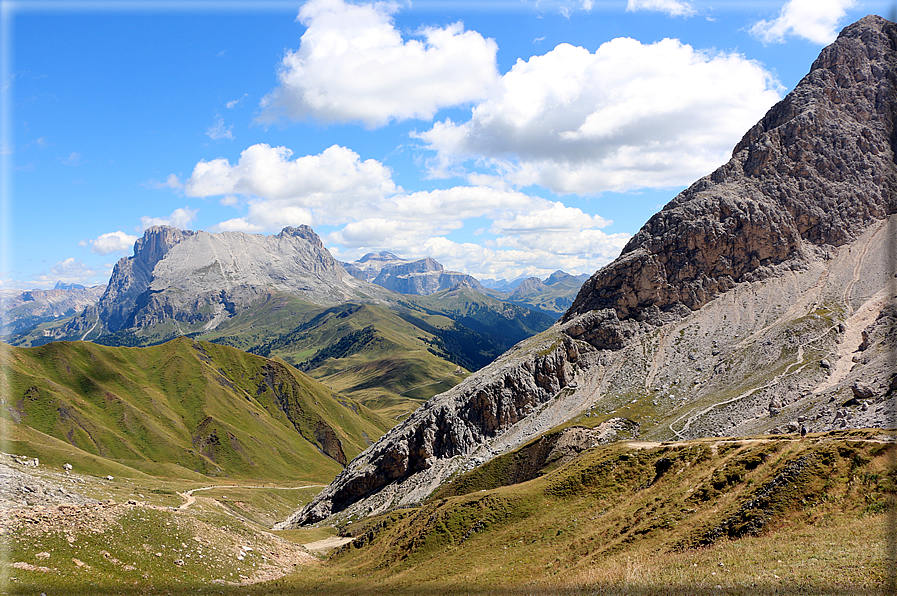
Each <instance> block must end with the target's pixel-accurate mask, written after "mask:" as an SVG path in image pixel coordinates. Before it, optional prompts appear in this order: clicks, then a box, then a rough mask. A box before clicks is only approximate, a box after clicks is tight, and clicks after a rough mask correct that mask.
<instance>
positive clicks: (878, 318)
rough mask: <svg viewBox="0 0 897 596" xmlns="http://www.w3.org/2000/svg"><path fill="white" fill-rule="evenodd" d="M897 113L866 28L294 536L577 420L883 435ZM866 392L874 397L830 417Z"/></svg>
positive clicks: (342, 479)
mask: <svg viewBox="0 0 897 596" xmlns="http://www.w3.org/2000/svg"><path fill="white" fill-rule="evenodd" d="M895 112H897V27H895V25H894V24H893V23H890V22H888V21H886V20H885V19H882V18H880V17H866V18H864V19H862V20H861V21H859V22H858V23H855V24H854V25H851V26H850V27H847V28H846V29H845V30H844V31H843V32H842V33H841V35H840V36H839V38H838V39H837V41H836V42H835V43H833V44H832V45H831V46H829V47H827V48H825V49H824V50H823V52H822V54H821V55H820V57H819V58H818V59H817V60H816V61H815V62H814V64H813V66H812V69H811V71H810V73H809V74H808V75H807V76H806V77H805V78H804V79H803V80H802V81H801V82H800V84H799V85H798V86H797V87H796V88H795V90H794V91H793V92H792V93H790V94H789V95H788V96H787V97H786V98H785V99H783V100H782V101H781V102H779V103H778V104H777V105H775V106H774V107H773V108H772V109H770V111H769V112H768V113H767V115H766V116H765V117H764V118H763V119H762V120H761V121H760V122H759V123H758V124H757V125H756V126H754V127H753V128H752V129H751V130H750V131H748V133H747V134H746V135H745V136H744V138H743V139H742V140H741V142H740V143H738V145H737V146H736V147H735V150H734V151H733V156H732V159H731V160H730V161H729V162H728V163H727V164H725V165H724V166H722V167H720V168H719V169H718V170H717V171H715V172H714V173H712V174H711V175H709V176H707V177H705V178H703V179H701V180H699V181H698V182H696V183H695V184H694V185H692V186H691V187H690V188H688V189H687V190H685V191H684V192H683V193H681V194H680V195H679V196H677V197H676V198H675V199H673V201H671V202H670V203H669V204H668V205H667V206H666V207H665V208H664V209H663V210H662V211H661V212H660V213H658V214H657V215H655V216H654V217H652V218H651V220H650V221H649V222H648V223H647V224H646V225H645V226H644V227H643V228H642V230H641V231H640V232H639V233H638V234H636V235H635V236H634V237H633V238H632V240H631V241H630V242H629V243H628V244H627V246H626V248H625V249H624V251H623V254H621V256H620V257H619V258H618V259H617V260H616V261H614V262H613V263H611V264H610V265H608V266H607V267H605V268H603V269H601V270H599V271H598V272H597V273H595V274H594V275H593V276H592V277H591V278H590V279H589V280H588V282H586V284H585V285H584V286H583V287H582V289H581V290H580V292H579V294H578V296H577V298H576V301H575V302H574V304H573V305H572V307H571V308H570V309H569V310H568V311H567V313H566V314H565V316H564V317H563V319H562V321H561V322H560V323H558V324H557V325H555V326H554V327H553V328H552V329H550V330H548V331H546V332H544V333H543V334H541V335H539V336H536V337H535V338H531V339H529V340H525V341H523V342H521V343H520V344H518V345H517V346H515V348H513V349H512V350H511V351H509V352H508V353H506V354H505V355H504V356H502V357H501V358H500V359H498V360H497V361H496V362H494V363H493V364H491V365H490V366H488V367H486V368H484V369H483V370H481V371H480V372H479V373H477V374H476V375H474V376H472V377H470V378H468V379H467V380H466V381H465V382H464V383H462V384H461V385H458V386H457V387H455V388H454V389H452V390H450V391H449V392H446V393H444V394H441V395H438V396H436V397H434V398H432V399H431V400H430V401H429V402H427V404H425V405H424V406H423V407H422V408H421V409H420V410H418V411H417V412H415V413H414V414H413V415H412V416H411V417H410V418H409V419H407V420H406V421H405V422H403V423H402V424H400V425H399V426H397V427H395V428H393V429H392V430H391V431H390V432H389V433H387V434H386V435H385V436H384V437H382V438H381V439H380V441H378V442H377V443H376V444H374V445H373V446H371V447H370V448H369V449H368V450H366V451H365V452H363V453H362V454H361V455H359V456H358V457H357V458H356V459H355V460H353V461H352V462H350V463H349V465H348V467H347V468H346V469H345V470H344V471H343V472H342V473H341V474H340V475H339V476H338V477H337V478H336V479H335V480H334V482H333V483H332V484H331V485H330V486H329V487H328V488H327V489H325V490H324V491H322V492H321V493H320V494H319V495H318V496H317V497H315V499H314V500H313V501H312V502H311V503H310V504H309V505H307V506H306V507H304V508H303V509H301V510H299V511H297V512H296V513H295V514H294V515H293V516H291V517H290V518H289V519H288V520H287V521H286V522H284V523H283V524H281V527H294V526H297V525H302V524H308V523H314V522H317V521H320V520H324V519H326V518H328V517H329V516H333V515H335V514H336V515H338V516H342V517H346V516H359V515H366V514H369V513H372V512H379V511H384V510H386V509H388V508H389V507H393V506H397V505H407V504H411V503H415V502H418V501H420V500H421V499H423V498H425V497H426V496H427V495H428V494H430V493H431V492H432V491H433V490H434V489H435V488H436V487H437V486H439V484H440V483H442V482H444V481H445V480H446V479H447V478H449V477H450V476H451V475H452V474H453V473H456V472H458V471H461V470H465V469H470V468H471V467H473V466H476V465H478V464H481V463H483V462H485V461H488V460H489V459H491V458H492V457H494V456H495V455H496V454H498V453H502V452H504V451H506V450H508V449H511V448H513V447H516V446H518V445H520V444H522V443H523V442H525V441H528V440H530V439H532V438H534V437H536V436H539V435H540V434H541V433H544V432H545V431H547V430H548V429H549V428H551V427H552V426H554V425H556V424H559V423H561V422H564V421H566V420H569V419H571V418H574V417H576V416H579V415H584V416H597V417H598V418H599V421H600V420H601V419H608V418H612V417H623V418H627V419H630V420H633V421H635V422H638V423H639V424H640V427H641V432H642V435H643V436H645V437H646V438H651V439H655V440H669V439H676V438H680V439H684V438H690V437H697V436H712V435H721V434H726V435H738V434H756V433H762V432H771V431H775V432H781V429H780V428H779V427H780V426H781V427H782V428H785V429H791V430H786V432H796V431H797V430H799V429H800V428H801V426H804V427H806V428H808V429H809V431H810V432H815V431H817V430H826V429H829V428H832V427H836V426H839V425H842V426H843V425H845V424H861V423H862V424H864V425H873V426H875V425H888V424H889V423H890V422H891V421H890V419H889V418H888V416H887V412H888V411H889V408H890V409H893V408H894V407H895V406H897V395H895V387H897V382H895V381H893V380H892V379H893V375H892V371H893V366H894V364H895V363H894V362H893V358H890V359H889V358H888V357H887V355H886V354H887V348H888V346H889V345H891V343H889V340H886V339H885V338H887V337H894V336H895V328H894V320H893V317H892V316H891V315H890V314H889V313H890V311H889V310H887V308H886V307H887V305H888V304H889V303H891V302H893V300H894V298H895V295H897V285H895V275H897V271H895V266H897V259H895V258H894V257H893V255H894V254H895V252H894V248H895V245H894V238H895V237H897V215H895V213H897V164H895V144H897V134H895V127H894V120H895V118H894V117H895ZM862 331H866V335H865V337H866V338H869V339H868V341H867V340H864V339H863V337H864V336H863V335H862V334H861V332H862ZM864 343H869V345H870V346H874V348H868V349H872V351H871V352H869V354H861V352H862V350H859V348H860V347H861V346H862V345H864ZM866 356H868V359H869V362H868V363H866V362H865V361H864V360H863V358H864V357H866ZM823 358H825V359H828V360H831V362H832V363H833V364H832V365H831V366H830V368H823V367H820V366H819V365H818V363H819V362H820V360H821V359H823ZM853 364H856V365H857V366H852V365H853ZM889 366H890V367H891V369H890V370H889V369H888V367H889ZM864 377H868V378H864ZM859 380H863V382H864V383H865V385H868V386H869V387H872V389H871V391H872V392H873V393H874V394H875V395H876V397H875V398H870V399H866V400H861V401H863V404H858V403H856V402H845V403H844V407H842V408H840V409H839V410H838V412H837V413H834V414H835V417H834V418H833V417H832V414H833V412H832V411H831V406H829V405H828V404H830V403H831V402H834V401H836V400H838V399H844V400H849V399H853V393H852V391H851V389H850V387H851V386H852V385H853V384H855V383H856V382H857V381H859ZM870 401H871V402H872V403H871V404H870V403H866V402H870ZM863 408H865V409H863ZM861 413H862V414H863V415H865V417H863V416H861ZM842 421H843V422H842Z"/></svg>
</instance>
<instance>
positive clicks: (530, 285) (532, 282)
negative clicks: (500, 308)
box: [511, 277, 545, 296]
mask: <svg viewBox="0 0 897 596" xmlns="http://www.w3.org/2000/svg"><path fill="white" fill-rule="evenodd" d="M544 290H545V284H544V283H542V280H541V279H539V278H538V277H527V278H526V279H524V280H523V281H522V282H520V285H519V286H517V289H515V290H514V292H513V293H512V294H511V296H523V295H524V294H532V293H534V292H542V291H544Z"/></svg>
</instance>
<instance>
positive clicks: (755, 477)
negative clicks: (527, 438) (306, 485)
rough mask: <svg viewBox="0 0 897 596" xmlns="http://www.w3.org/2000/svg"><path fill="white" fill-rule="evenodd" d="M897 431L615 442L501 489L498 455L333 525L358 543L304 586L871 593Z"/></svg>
mask: <svg viewBox="0 0 897 596" xmlns="http://www.w3.org/2000/svg"><path fill="white" fill-rule="evenodd" d="M893 438H894V437H893V433H889V434H885V433H883V432H882V431H856V430H854V431H843V432H834V433H829V434H827V435H821V436H808V437H807V438H806V439H804V440H800V439H799V438H794V437H776V438H743V439H707V440H700V441H690V442H685V443H683V442H676V443H666V444H646V443H641V444H640V443H627V442H617V443H613V444H609V445H605V446H599V447H595V448H593V449H591V450H589V451H588V452H585V453H584V454H583V455H582V456H581V457H579V458H577V459H576V460H574V461H573V462H571V463H569V464H567V465H565V466H563V467H561V468H559V469H555V470H552V471H550V472H547V473H545V474H544V476H541V477H538V478H535V479H533V480H529V481H526V482H523V483H519V484H513V485H507V486H502V484H503V481H502V479H501V475H500V474H495V471H496V467H493V469H491V470H490V469H489V468H488V467H487V466H483V467H481V468H478V469H476V470H473V471H471V472H469V473H467V474H465V475H463V476H461V477H459V478H458V479H457V480H456V481H455V482H454V483H453V484H449V485H447V486H445V487H444V490H442V491H441V492H440V493H439V494H438V495H434V496H433V497H432V498H431V499H429V500H428V501H427V503H425V504H424V505H422V506H421V507H419V508H412V509H399V510H395V511H393V512H391V513H387V514H384V515H380V516H376V517H372V518H366V519H361V520H356V523H355V524H351V525H348V526H345V527H343V528H342V532H344V533H349V534H350V535H351V536H354V537H355V540H354V541H353V542H352V543H351V544H350V545H347V546H346V547H344V548H343V549H342V550H341V551H339V552H338V553H337V554H335V555H334V556H333V557H332V558H331V560H330V561H329V562H328V565H327V570H326V573H324V572H322V573H318V574H315V577H316V580H317V582H319V583H315V584H314V588H315V589H318V590H321V591H323V592H325V593H333V594H342V593H373V592H374V591H376V590H373V588H369V589H368V591H365V587H368V586H376V587H377V590H380V591H381V592H387V591H389V592H394V591H395V592H407V593H413V594H428V593H455V592H456V591H457V593H465V592H464V590H470V591H471V592H472V593H492V592H491V588H492V587H495V586H501V587H502V589H503V590H507V591H508V592H513V593H517V591H520V593H544V591H549V592H550V591H551V590H552V589H562V590H569V589H573V590H574V592H572V593H580V592H578V591H576V589H577V588H578V589H581V590H585V592H586V593H602V594H604V593H608V594H631V593H636V594H641V593H645V594H680V593H690V594H695V593H703V592H702V590H705V589H706V590H713V589H717V590H718V589H722V590H723V591H722V592H715V593H725V594H754V593H772V592H780V593H792V594H795V593H806V594H818V593H822V592H820V590H823V591H824V590H826V589H828V588H833V589H836V588H837V586H854V587H855V586H866V587H867V588H869V590H870V591H869V593H878V592H877V591H876V590H878V589H881V588H882V587H883V586H884V582H885V580H886V578H887V576H888V565H889V563H887V561H886V560H885V558H884V557H885V530H886V526H885V521H886V518H887V514H888V512H890V514H891V515H893V513H894V512H895V509H897V501H895V497H897V470H895V468H894V466H893V461H894V460H893V458H894V456H895V454H897V448H895V445H894V442H893ZM513 457H514V453H509V454H506V455H503V456H502V458H513ZM504 467H505V468H507V466H504ZM497 468H498V469H500V468H502V466H501V465H500V464H499V466H497ZM453 486H454V487H455V488H456V490H455V491H454V492H456V493H457V494H454V495H452V492H453V491H452V487H453ZM795 551H797V552H795ZM786 552H787V553H788V556H789V558H788V560H787V561H784V563H783V559H784V558H785V554H784V553H786ZM848 553H849V554H848ZM633 561H638V562H640V563H639V568H640V569H639V570H638V572H636V570H635V569H634V568H633V567H632V563H633ZM693 562H694V567H692V565H693ZM699 564H700V565H701V568H700V569H698V568H697V567H698V565H699ZM711 565H712V567H711ZM708 567H709V568H708ZM351 578H365V579H364V580H363V581H362V580H360V579H351ZM785 578H787V580H786V579H785ZM780 579H781V580H783V581H779V580H780ZM602 581H605V582H607V583H605V584H602ZM294 582H295V583H294V585H295V586H296V587H297V588H299V587H301V586H308V582H307V581H306V582H305V583H303V580H302V579H300V578H298V577H296V578H295V579H294ZM615 583H616V584H617V585H614V584H615ZM677 586H678V587H680V588H681V591H680V590H679V589H677ZM776 586H778V588H777V587H776ZM836 591H837V590H836ZM848 592H849V593H854V592H850V591H849V590H848ZM848 592H845V593H848ZM274 593H276V592H274ZM285 593H288V592H285ZM563 593H567V592H566V591H564V592H563ZM825 593H828V592H825ZM839 593H840V592H839Z"/></svg>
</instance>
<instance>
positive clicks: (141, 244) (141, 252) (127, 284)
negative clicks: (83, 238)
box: [56, 226, 193, 338]
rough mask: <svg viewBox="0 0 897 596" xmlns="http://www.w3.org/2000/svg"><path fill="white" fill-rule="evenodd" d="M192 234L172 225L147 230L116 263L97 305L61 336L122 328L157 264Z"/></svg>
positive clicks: (77, 335)
mask: <svg viewBox="0 0 897 596" xmlns="http://www.w3.org/2000/svg"><path fill="white" fill-rule="evenodd" d="M192 235H193V232H192V231H189V230H179V229H177V228H172V227H169V226H153V227H151V228H148V229H147V230H146V231H145V232H144V233H143V236H142V237H141V238H138V239H137V242H135V243H134V255H133V256H131V257H123V258H121V259H119V261H118V262H117V263H116V264H115V267H114V268H113V269H112V277H110V278H109V284H108V285H107V286H106V291H105V292H104V293H103V295H102V297H101V298H100V299H99V301H98V302H97V304H96V306H95V307H89V308H86V309H85V310H84V312H83V313H82V314H81V315H80V316H79V317H77V318H76V319H74V320H73V321H72V322H71V323H69V324H68V325H67V326H66V327H64V328H62V329H60V330H58V331H57V333H56V334H57V335H58V337H59V338H62V337H76V338H82V337H83V336H86V335H87V334H88V333H90V332H91V331H92V330H96V333H95V335H99V334H101V333H102V332H110V333H114V332H116V331H119V330H121V329H123V328H124V327H125V325H126V323H127V322H128V318H129V316H130V314H131V312H132V311H133V310H134V308H135V306H136V304H137V299H138V297H140V296H141V295H142V294H143V293H144V292H146V290H147V288H149V285H150V282H151V281H152V279H153V269H154V268H155V267H156V264H157V263H158V262H159V261H161V260H162V259H163V258H164V257H165V255H166V254H168V251H169V250H171V248H172V247H173V246H174V245H175V244H177V243H178V242H180V241H181V240H183V239H185V238H189V237H190V236H192Z"/></svg>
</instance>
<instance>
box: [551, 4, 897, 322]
mask: <svg viewBox="0 0 897 596" xmlns="http://www.w3.org/2000/svg"><path fill="white" fill-rule="evenodd" d="M895 38H897V33H895V28H894V26H893V24H890V23H888V21H885V20H884V19H882V18H880V17H874V16H870V17H866V18H864V19H862V20H861V21H859V22H858V23H855V24H854V25H851V26H850V27H847V28H846V29H845V30H844V31H843V32H842V33H841V35H840V36H839V37H838V40H837V41H836V42H835V43H833V44H832V45H830V46H829V47H827V48H825V49H824V50H823V51H822V54H821V55H820V56H819V58H818V59H817V60H816V61H815V62H814V63H813V66H812V68H811V70H810V73H809V74H808V75H807V76H806V77H804V79H803V80H802V81H801V82H800V83H799V84H798V86H797V87H796V88H795V89H794V91H792V92H791V93H790V94H788V96H787V97H786V98H785V99H783V100H782V101H781V102H779V103H778V104H776V105H775V106H773V108H772V109H771V110H770V111H769V112H768V113H767V114H766V116H765V117H764V118H763V119H762V120H761V121H760V122H759V123H757V124H756V125H755V126H754V127H753V128H751V130H749V131H748V132H747V134H745V136H744V138H743V139H742V140H741V142H740V143H738V145H737V146H736V147H735V149H734V151H733V153H732V159H731V160H730V161H729V162H728V163H727V164H726V165H724V166H722V167H721V168H719V169H718V170H717V171H715V172H714V173H713V174H711V175H710V176H707V177H705V178H702V179H701V180H699V181H698V182H696V183H695V184H693V185H692V186H691V187H690V188H688V189H687V190H685V191H683V192H682V193H681V194H680V195H679V196H678V197H676V198H675V199H673V201H671V202H670V203H669V204H668V205H667V206H666V207H664V208H663V210H662V211H660V212H659V213H657V214H656V215H655V216H654V217H652V218H651V219H650V220H649V221H648V223H647V224H646V225H645V226H644V227H643V228H642V229H641V230H640V231H639V232H638V234H636V235H635V236H634V237H633V238H632V239H631V240H630V241H629V243H628V244H627V245H626V247H625V248H624V249H623V252H622V254H621V256H620V258H618V259H617V260H616V261H614V262H613V263H612V264H610V265H609V266H607V267H605V268H603V269H601V270H600V271H598V272H597V273H595V275H593V276H592V277H591V278H590V279H589V281H588V282H587V283H586V284H585V285H584V286H583V288H582V290H580V293H579V295H578V296H577V298H576V300H575V302H574V304H573V306H572V307H571V308H570V310H569V311H568V312H567V314H566V315H565V317H564V320H567V321H569V320H571V319H572V318H573V317H575V316H577V315H579V314H582V313H585V312H588V311H591V310H602V309H612V310H613V311H614V312H615V313H616V314H617V316H618V317H619V318H620V319H628V318H632V319H637V320H643V321H648V322H651V323H654V324H662V323H664V322H667V321H669V320H670V315H671V316H672V317H678V316H682V315H683V314H687V311H688V310H691V311H694V310H697V309H699V308H700V307H701V306H703V305H704V304H706V303H707V302H709V301H710V300H712V299H713V298H715V297H716V296H719V295H720V294H723V293H725V292H726V291H728V290H730V289H732V288H733V287H734V285H735V284H736V283H739V282H746V281H755V280H760V279H764V278H767V277H769V276H771V275H775V274H776V272H779V271H782V270H787V269H801V268H803V267H805V266H806V262H807V261H808V260H809V259H810V258H812V253H813V251H814V249H816V248H817V247H818V248H819V249H823V247H825V246H840V245H843V244H845V243H847V242H850V241H852V240H853V239H855V238H856V237H857V235H858V233H859V232H860V231H862V230H863V229H865V227H866V226H868V225H869V224H870V223H871V222H872V221H874V220H876V219H878V220H880V219H883V218H884V217H885V216H886V215H888V214H891V213H894V212H895V210H897V193H895V188H897V169H895V164H894V114H895V111H897V81H895V70H897V55H895V52H894V47H895V43H897V41H895ZM682 307H685V309H687V310H684V309H683V308H682ZM665 315H667V316H665Z"/></svg>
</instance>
